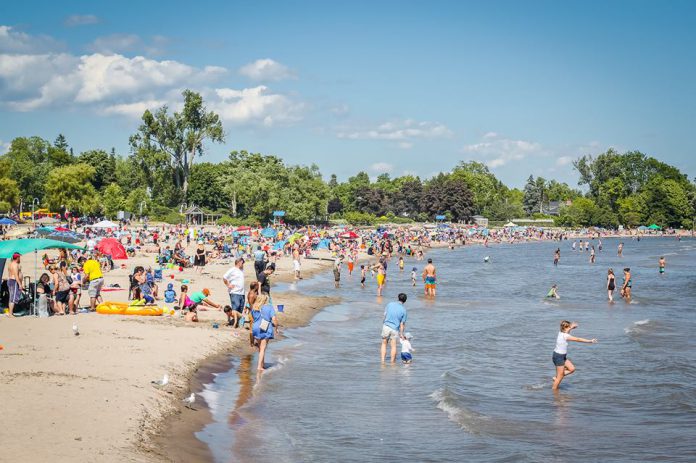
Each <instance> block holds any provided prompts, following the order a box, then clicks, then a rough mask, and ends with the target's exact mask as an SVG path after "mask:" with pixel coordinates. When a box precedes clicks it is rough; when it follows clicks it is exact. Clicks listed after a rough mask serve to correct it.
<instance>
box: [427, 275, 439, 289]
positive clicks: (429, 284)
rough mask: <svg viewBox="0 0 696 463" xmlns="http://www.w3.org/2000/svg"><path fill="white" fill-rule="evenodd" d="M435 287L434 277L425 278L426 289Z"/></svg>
mask: <svg viewBox="0 0 696 463" xmlns="http://www.w3.org/2000/svg"><path fill="white" fill-rule="evenodd" d="M435 285H437V283H436V282H435V277H433V276H428V277H425V286H426V288H434V287H435Z"/></svg>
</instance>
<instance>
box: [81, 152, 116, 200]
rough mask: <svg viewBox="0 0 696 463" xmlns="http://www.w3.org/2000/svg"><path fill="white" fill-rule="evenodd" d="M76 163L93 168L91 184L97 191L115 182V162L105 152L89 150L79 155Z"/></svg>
mask: <svg viewBox="0 0 696 463" xmlns="http://www.w3.org/2000/svg"><path fill="white" fill-rule="evenodd" d="M77 162H81V163H84V164H87V165H90V166H92V167H93V168H94V179H93V180H92V184H93V185H94V187H95V188H96V189H98V190H101V189H103V188H104V187H106V186H107V185H110V184H111V183H113V182H114V181H116V160H115V158H114V157H113V155H112V156H110V155H109V154H108V153H107V152H106V151H102V150H90V151H85V152H83V153H80V155H79V156H78V158H77Z"/></svg>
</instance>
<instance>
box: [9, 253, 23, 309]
mask: <svg viewBox="0 0 696 463" xmlns="http://www.w3.org/2000/svg"><path fill="white" fill-rule="evenodd" d="M7 272H8V274H7V275H8V276H7V291H8V292H9V296H10V297H9V304H8V308H9V310H8V313H7V315H8V316H9V317H14V307H15V304H17V303H18V302H19V300H20V299H21V298H22V291H24V288H23V287H22V266H21V265H20V255H19V253H18V252H15V253H14V254H12V262H10V266H9V268H8V269H7Z"/></svg>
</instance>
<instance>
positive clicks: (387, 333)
mask: <svg viewBox="0 0 696 463" xmlns="http://www.w3.org/2000/svg"><path fill="white" fill-rule="evenodd" d="M398 337H399V332H398V331H396V330H395V329H394V328H392V327H391V326H387V325H382V339H386V340H387V341H389V340H390V339H391V338H394V339H396V338H398Z"/></svg>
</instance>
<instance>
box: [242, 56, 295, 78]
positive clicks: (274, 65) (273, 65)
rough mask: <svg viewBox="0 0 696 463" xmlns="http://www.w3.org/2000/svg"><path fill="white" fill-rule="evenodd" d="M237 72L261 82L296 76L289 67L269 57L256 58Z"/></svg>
mask: <svg viewBox="0 0 696 463" xmlns="http://www.w3.org/2000/svg"><path fill="white" fill-rule="evenodd" d="M239 73H240V74H241V75H243V76H245V77H248V78H249V79H251V80H256V81H261V82H269V81H278V80H284V79H294V78H296V76H295V73H294V72H292V70H290V68H288V67H287V66H285V65H283V64H280V63H279V62H277V61H274V60H272V59H270V58H266V59H258V60H256V61H254V62H253V63H249V64H246V65H244V66H242V67H241V68H240V69H239Z"/></svg>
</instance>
